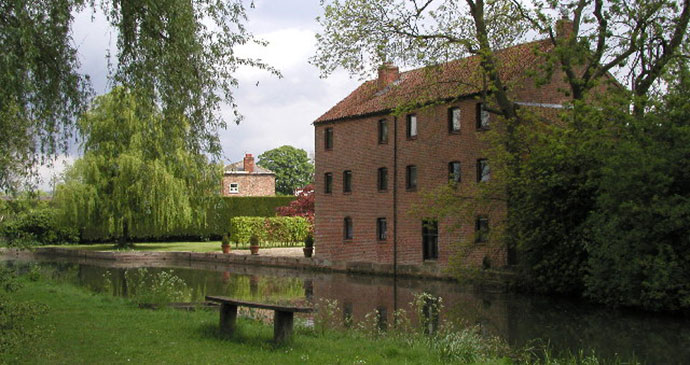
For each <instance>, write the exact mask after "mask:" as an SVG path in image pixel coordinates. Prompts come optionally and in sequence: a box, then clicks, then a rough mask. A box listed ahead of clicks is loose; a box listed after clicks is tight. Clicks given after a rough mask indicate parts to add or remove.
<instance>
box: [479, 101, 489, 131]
mask: <svg viewBox="0 0 690 365" xmlns="http://www.w3.org/2000/svg"><path fill="white" fill-rule="evenodd" d="M477 129H489V112H488V111H487V110H486V108H485V104H484V103H477Z"/></svg>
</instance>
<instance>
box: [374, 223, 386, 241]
mask: <svg viewBox="0 0 690 365" xmlns="http://www.w3.org/2000/svg"><path fill="white" fill-rule="evenodd" d="M386 234H387V228H386V218H376V238H377V239H378V240H379V241H385V240H386V237H387V236H386Z"/></svg>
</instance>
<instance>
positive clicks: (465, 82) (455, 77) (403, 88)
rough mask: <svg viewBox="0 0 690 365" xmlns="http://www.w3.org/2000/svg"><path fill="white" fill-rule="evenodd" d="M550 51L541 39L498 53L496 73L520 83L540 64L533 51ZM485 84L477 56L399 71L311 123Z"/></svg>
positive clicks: (506, 80)
mask: <svg viewBox="0 0 690 365" xmlns="http://www.w3.org/2000/svg"><path fill="white" fill-rule="evenodd" d="M549 48H550V43H549V42H547V41H544V40H542V41H535V42H530V43H524V44H520V45H517V46H513V47H509V48H506V49H503V50H500V51H497V52H496V53H495V54H496V57H497V60H498V63H499V74H500V76H501V78H502V80H503V81H504V83H505V84H510V83H511V82H519V80H520V79H522V78H523V77H526V75H525V70H526V69H533V68H534V65H535V63H537V62H540V61H539V60H538V58H539V57H540V56H539V55H538V54H537V52H536V50H537V49H538V50H540V51H546V50H548V49H549ZM484 82H485V81H484V79H483V76H482V74H481V72H480V67H479V56H471V57H467V58H462V59H459V60H454V61H450V62H447V63H444V64H440V65H438V66H428V67H423V68H418V69H415V70H410V71H406V72H401V73H400V77H399V79H398V80H397V81H396V82H394V83H393V84H392V85H389V86H385V87H381V85H380V84H379V82H378V80H370V81H366V82H365V83H363V84H362V85H360V86H359V87H358V88H357V89H355V91H353V92H352V93H351V94H350V95H348V96H347V97H346V98H345V99H343V100H341V101H340V102H339V103H338V104H336V105H335V106H334V107H332V108H331V109H330V110H329V111H327V112H326V113H325V114H323V115H322V116H320V117H319V118H318V119H316V121H315V122H314V123H315V124H318V123H323V122H329V121H336V120H340V119H348V118H352V117H359V116H366V115H372V114H379V113H387V112H390V111H391V110H392V109H394V108H396V107H399V106H402V105H424V104H427V103H430V102H434V101H439V100H450V99H454V98H458V97H461V96H467V95H472V94H476V93H479V92H480V91H481V90H482V85H483V83H484Z"/></svg>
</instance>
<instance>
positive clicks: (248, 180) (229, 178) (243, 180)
mask: <svg viewBox="0 0 690 365" xmlns="http://www.w3.org/2000/svg"><path fill="white" fill-rule="evenodd" d="M230 183H238V184H239V192H238V193H237V194H230V193H229V188H230ZM222 185H223V186H222V187H223V192H222V195H223V196H273V195H275V194H276V177H275V175H270V174H244V173H243V174H228V175H223V184H222Z"/></svg>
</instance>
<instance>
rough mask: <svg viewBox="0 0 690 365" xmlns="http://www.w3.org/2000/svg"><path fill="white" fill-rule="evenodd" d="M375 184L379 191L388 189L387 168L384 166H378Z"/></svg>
mask: <svg viewBox="0 0 690 365" xmlns="http://www.w3.org/2000/svg"><path fill="white" fill-rule="evenodd" d="M376 185H377V186H378V188H379V191H384V190H386V189H388V169H387V168H385V167H381V168H379V173H378V179H377V182H376Z"/></svg>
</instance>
